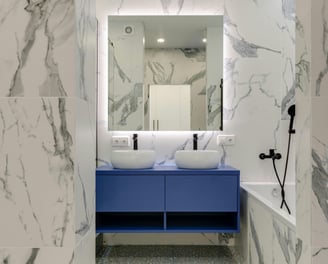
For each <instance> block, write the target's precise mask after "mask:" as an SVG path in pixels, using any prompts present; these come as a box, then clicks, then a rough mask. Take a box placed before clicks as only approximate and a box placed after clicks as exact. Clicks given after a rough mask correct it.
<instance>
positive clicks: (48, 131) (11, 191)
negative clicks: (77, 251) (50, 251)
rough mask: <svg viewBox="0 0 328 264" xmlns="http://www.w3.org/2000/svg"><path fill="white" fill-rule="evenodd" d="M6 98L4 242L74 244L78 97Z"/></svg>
mask: <svg viewBox="0 0 328 264" xmlns="http://www.w3.org/2000/svg"><path fill="white" fill-rule="evenodd" d="M0 101H1V103H0V117H1V122H0V127H1V128H0V130H1V139H0V159H1V162H0V171H1V173H0V204H1V205H0V207H1V208H2V210H3V212H4V214H3V215H2V217H1V226H0V234H1V236H0V247H8V246H11V247H14V246H21V247H24V246H26V247H31V246H33V247H42V246H58V247H63V246H67V245H73V244H74V195H73V191H74V178H73V175H74V151H75V149H74V148H75V140H74V138H73V136H74V134H75V127H74V123H75V122H74V118H75V109H74V103H73V101H72V100H68V99H63V98H34V99H26V98H25V99H24V98H1V99H0Z"/></svg>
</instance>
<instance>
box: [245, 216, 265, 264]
mask: <svg viewBox="0 0 328 264" xmlns="http://www.w3.org/2000/svg"><path fill="white" fill-rule="evenodd" d="M249 221H250V232H251V237H252V240H253V242H254V245H255V249H256V253H257V257H258V262H259V264H265V262H264V258H263V253H262V249H261V244H260V240H259V236H258V234H257V231H256V226H255V224H254V220H253V216H252V213H251V212H250V213H249Z"/></svg>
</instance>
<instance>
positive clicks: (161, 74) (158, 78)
mask: <svg viewBox="0 0 328 264" xmlns="http://www.w3.org/2000/svg"><path fill="white" fill-rule="evenodd" d="M147 66H148V68H149V69H150V71H151V72H152V74H153V77H152V80H153V82H154V84H171V83H172V76H173V74H174V68H175V66H174V64H173V63H170V68H169V72H167V71H166V70H165V68H164V67H163V66H162V65H161V64H160V63H159V62H150V61H149V62H148V63H147Z"/></svg>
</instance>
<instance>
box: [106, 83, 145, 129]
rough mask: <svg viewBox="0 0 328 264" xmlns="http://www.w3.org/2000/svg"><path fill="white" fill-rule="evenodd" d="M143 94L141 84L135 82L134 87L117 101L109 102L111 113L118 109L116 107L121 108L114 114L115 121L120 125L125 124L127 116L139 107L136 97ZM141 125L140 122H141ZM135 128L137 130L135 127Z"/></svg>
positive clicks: (140, 96)
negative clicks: (116, 118)
mask: <svg viewBox="0 0 328 264" xmlns="http://www.w3.org/2000/svg"><path fill="white" fill-rule="evenodd" d="M142 95H143V84H142V83H136V84H135V85H134V88H133V89H132V90H131V91H130V92H129V93H128V94H126V95H124V96H123V97H122V98H121V99H119V100H118V101H114V102H113V103H112V104H111V110H110V111H111V113H114V114H115V112H117V111H118V109H120V108H122V111H121V112H120V113H119V114H116V116H117V117H118V120H115V123H117V124H119V125H120V126H126V125H127V121H126V120H127V118H128V117H129V116H130V115H132V114H133V113H134V112H136V111H137V110H138V108H139V107H140V103H139V102H138V98H142ZM141 127H142V124H141ZM135 130H139V129H138V128H135Z"/></svg>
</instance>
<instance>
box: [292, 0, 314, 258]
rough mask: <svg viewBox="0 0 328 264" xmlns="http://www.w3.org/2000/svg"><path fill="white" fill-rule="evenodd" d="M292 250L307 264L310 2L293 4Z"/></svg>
mask: <svg viewBox="0 0 328 264" xmlns="http://www.w3.org/2000/svg"><path fill="white" fill-rule="evenodd" d="M296 10H297V12H296V30H295V40H296V45H295V46H296V50H295V64H296V71H295V74H296V80H295V89H296V104H297V108H296V109H297V110H296V117H295V118H296V131H297V132H296V135H295V137H296V139H295V141H296V150H295V151H296V152H295V153H296V156H295V159H296V163H295V170H296V183H297V184H296V223H297V225H296V236H297V242H296V249H297V251H298V252H300V253H299V254H300V258H299V260H298V263H300V264H301V263H302V264H303V263H304V264H308V263H311V173H312V168H311V87H310V74H311V72H310V67H311V16H310V10H311V2H309V1H303V0H297V1H296Z"/></svg>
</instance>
